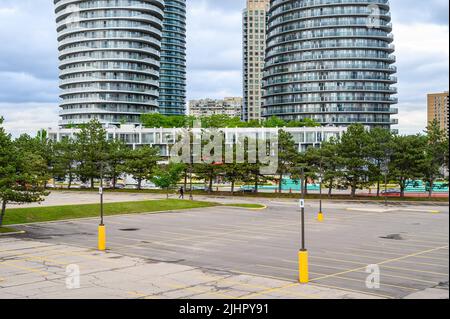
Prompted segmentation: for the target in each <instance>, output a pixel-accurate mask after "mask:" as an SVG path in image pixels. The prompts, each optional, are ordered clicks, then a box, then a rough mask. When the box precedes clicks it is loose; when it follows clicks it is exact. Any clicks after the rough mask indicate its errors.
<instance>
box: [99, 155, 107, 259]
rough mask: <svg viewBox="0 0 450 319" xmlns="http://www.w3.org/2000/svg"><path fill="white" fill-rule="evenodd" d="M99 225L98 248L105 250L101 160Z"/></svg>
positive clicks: (101, 168)
mask: <svg viewBox="0 0 450 319" xmlns="http://www.w3.org/2000/svg"><path fill="white" fill-rule="evenodd" d="M98 192H99V195H100V225H99V226H98V250H100V251H105V250H106V227H105V223H104V210H103V161H101V163H100V187H99V191H98Z"/></svg>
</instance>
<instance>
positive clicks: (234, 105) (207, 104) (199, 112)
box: [189, 97, 242, 117]
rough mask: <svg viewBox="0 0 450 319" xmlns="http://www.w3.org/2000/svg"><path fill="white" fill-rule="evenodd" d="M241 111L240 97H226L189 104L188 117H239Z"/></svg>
mask: <svg viewBox="0 0 450 319" xmlns="http://www.w3.org/2000/svg"><path fill="white" fill-rule="evenodd" d="M241 110H242V98H241V97H226V98H224V99H223V100H214V99H202V100H192V101H190V102H189V115H193V116H211V115H229V116H232V117H241Z"/></svg>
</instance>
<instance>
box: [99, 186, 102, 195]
mask: <svg viewBox="0 0 450 319" xmlns="http://www.w3.org/2000/svg"><path fill="white" fill-rule="evenodd" d="M98 194H99V195H103V187H99V189H98Z"/></svg>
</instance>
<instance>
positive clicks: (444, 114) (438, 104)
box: [428, 91, 449, 134]
mask: <svg viewBox="0 0 450 319" xmlns="http://www.w3.org/2000/svg"><path fill="white" fill-rule="evenodd" d="M434 120H436V121H437V122H438V123H439V126H440V127H441V129H442V130H444V131H446V132H447V134H448V133H449V129H448V91H447V92H443V93H432V94H428V123H431V122H433V121H434Z"/></svg>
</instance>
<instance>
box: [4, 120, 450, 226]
mask: <svg viewBox="0 0 450 319" xmlns="http://www.w3.org/2000/svg"><path fill="white" fill-rule="evenodd" d="M155 118H159V117H158V116H155ZM213 118H214V117H213ZM216 119H217V118H216ZM209 120H210V121H211V118H210V119H209ZM2 122H3V119H0V204H1V214H0V225H1V224H2V220H3V217H4V214H5V211H6V206H7V204H8V203H12V202H14V203H25V202H38V201H42V200H43V199H44V197H45V196H46V195H48V193H47V191H46V187H47V183H48V181H49V180H50V179H52V178H54V179H56V180H60V181H65V182H66V183H67V187H68V188H71V187H72V185H73V183H74V181H75V180H79V181H81V182H83V183H86V184H88V185H89V187H90V188H94V187H95V182H96V181H98V180H99V179H100V178H101V177H103V178H104V179H108V180H109V181H110V185H111V187H112V188H116V187H117V184H118V180H119V179H120V178H121V177H122V176H124V175H129V176H132V177H133V178H134V179H135V180H136V181H137V188H138V189H141V188H142V184H143V182H144V181H151V182H152V183H154V184H155V185H156V186H157V187H159V188H162V189H166V190H169V189H170V188H172V187H176V185H177V184H179V183H182V184H184V187H185V188H186V187H187V183H188V179H189V177H190V176H192V175H193V176H195V178H196V179H197V180H203V181H204V183H205V185H207V187H206V188H207V189H208V191H209V192H212V191H213V185H214V182H215V181H223V182H227V183H229V184H231V188H232V190H231V191H232V192H234V191H235V186H236V184H238V183H243V184H246V185H253V187H254V190H255V191H257V190H258V188H259V187H260V185H262V184H264V183H267V182H269V181H270V182H277V183H278V187H279V191H280V192H281V191H282V180H283V177H286V176H289V177H291V178H292V179H294V180H296V179H298V178H299V177H300V171H303V173H304V174H305V177H306V179H305V180H306V182H316V181H318V180H319V179H321V180H322V181H323V185H324V186H325V187H327V188H328V194H329V195H330V196H331V195H332V192H333V189H336V188H337V187H344V188H349V189H350V190H351V195H352V196H355V195H356V192H357V190H358V189H364V188H366V187H369V186H370V185H374V184H376V185H377V195H378V196H379V195H380V191H381V185H382V184H383V181H384V180H385V179H388V180H389V181H393V182H395V183H397V184H398V185H399V186H400V192H401V196H402V197H403V196H404V194H405V190H406V188H407V186H408V182H409V181H411V180H414V179H421V180H423V181H424V182H425V183H426V184H427V185H428V190H429V196H432V192H433V185H434V183H435V182H436V180H437V179H440V178H442V177H443V175H442V169H443V168H446V169H447V170H448V137H447V136H446V134H445V132H444V131H442V130H440V128H439V126H438V124H437V123H436V122H434V123H431V124H430V125H429V127H428V128H427V130H426V132H425V134H417V135H409V136H401V135H395V134H392V133H391V132H390V131H389V130H385V129H378V128H375V129H372V130H370V131H368V130H366V129H365V128H364V127H363V126H362V125H358V124H357V125H352V126H350V127H349V128H348V130H347V132H345V133H344V134H343V136H342V137H341V138H340V139H339V140H337V139H332V140H330V141H326V142H324V143H323V145H322V147H321V148H309V149H308V150H307V151H306V152H304V153H299V152H298V147H297V145H296V143H295V142H294V140H293V137H292V136H291V134H289V133H288V132H286V131H283V129H280V133H279V143H278V147H279V152H278V153H279V154H278V156H279V159H278V162H279V164H278V171H277V174H276V175H275V176H273V175H272V176H265V175H262V174H261V173H260V167H261V165H263V164H261V163H259V162H256V163H248V164H235V163H234V164H233V163H231V164H227V163H224V162H225V161H223V162H222V163H211V164H194V165H192V166H190V165H188V164H168V163H167V162H163V161H162V160H163V159H162V158H161V157H160V150H159V148H156V147H151V146H141V147H139V148H136V149H131V148H129V147H128V146H127V145H125V144H124V143H123V142H122V141H120V140H108V139H107V133H106V131H105V129H104V128H103V127H102V125H101V124H100V123H99V122H98V121H96V120H93V121H92V122H90V123H88V124H86V125H83V126H80V127H79V128H80V130H79V131H78V132H77V133H76V134H75V136H74V138H73V139H72V138H63V139H62V140H61V141H58V142H54V141H51V140H50V139H49V138H48V136H47V134H46V132H45V131H41V132H39V133H38V134H37V136H36V137H30V136H29V135H22V136H20V137H19V138H17V139H15V140H14V139H12V137H11V136H10V135H9V134H7V133H6V132H5V130H4V129H3V128H2ZM217 125H218V123H217ZM213 127H214V126H213ZM277 127H279V126H278V125H277Z"/></svg>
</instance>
